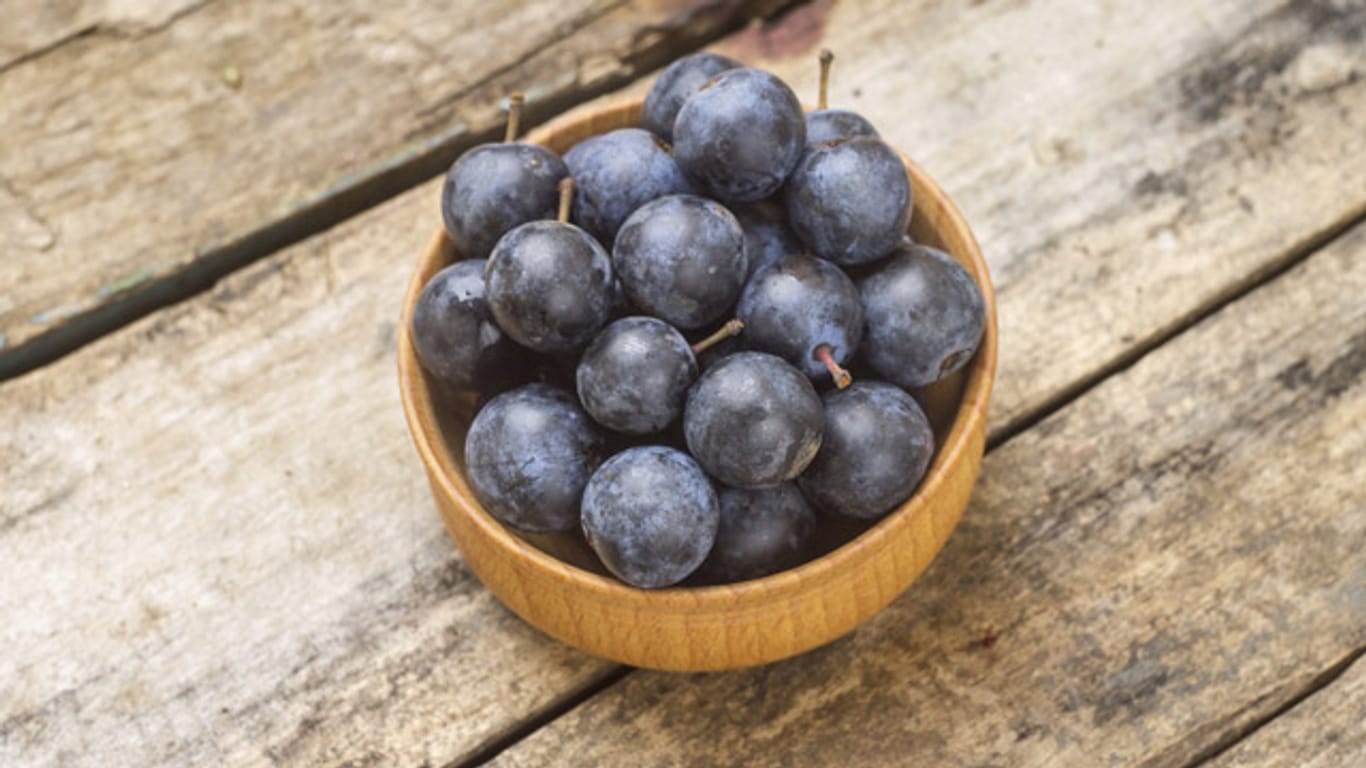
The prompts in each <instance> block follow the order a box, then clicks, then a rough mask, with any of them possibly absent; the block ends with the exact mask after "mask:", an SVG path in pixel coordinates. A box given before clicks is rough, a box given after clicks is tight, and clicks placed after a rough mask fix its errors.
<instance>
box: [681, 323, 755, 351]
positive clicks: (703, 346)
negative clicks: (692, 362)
mask: <svg viewBox="0 0 1366 768" xmlns="http://www.w3.org/2000/svg"><path fill="white" fill-rule="evenodd" d="M744 329H745V321H743V320H741V319H740V318H738V317H736V318H732V319H730V320H727V321H726V324H725V325H723V326H721V327H720V328H718V329H717V330H716V333H713V334H712V335H710V336H708V337H707V338H705V339H703V340H701V341H699V342H697V343H696V344H694V345H692V353H693V354H694V355H700V354H702V353H703V352H706V351H707V350H709V349H711V348H712V347H714V346H716V345H717V344H720V343H721V342H723V341H725V340H726V339H729V338H730V337H732V336H739V335H740V331H743V330H744Z"/></svg>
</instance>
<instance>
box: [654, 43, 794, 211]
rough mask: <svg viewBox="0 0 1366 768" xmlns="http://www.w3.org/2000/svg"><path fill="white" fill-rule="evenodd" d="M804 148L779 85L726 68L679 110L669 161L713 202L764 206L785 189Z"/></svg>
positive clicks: (790, 96) (790, 99)
mask: <svg viewBox="0 0 1366 768" xmlns="http://www.w3.org/2000/svg"><path fill="white" fill-rule="evenodd" d="M805 146H806V118H805V116H804V115H803V114H802V105H801V103H800V102H798V101H797V96H796V94H794V93H792V89H791V88H788V87H787V85H786V84H785V83H783V81H781V80H779V79H778V78H776V77H774V76H773V75H771V74H769V73H767V72H763V71H760V70H757V69H748V68H743V69H732V70H729V71H727V72H723V73H721V74H720V75H718V76H716V77H715V78H714V79H712V80H711V81H709V82H708V83H707V84H706V85H705V86H703V87H702V90H700V91H698V92H697V93H696V94H695V95H694V96H693V97H692V98H690V99H688V100H687V102H685V103H684V104H683V109H682V110H680V111H679V113H678V118H677V119H676V120H675V121H674V157H675V158H676V159H677V160H678V165H679V167H681V168H682V169H683V172H684V173H686V174H687V175H688V178H689V179H691V180H692V181H693V183H695V184H697V185H698V186H699V187H700V188H701V189H703V190H705V191H706V192H708V193H709V194H711V195H712V196H713V197H716V198H717V199H719V200H722V201H725V202H728V203H736V202H751V201H754V200H762V199H763V198H765V197H768V196H769V195H772V194H773V193H774V192H777V191H778V189H779V188H780V187H781V186H782V185H783V182H784V181H785V180H786V179H787V177H788V175H789V174H790V173H792V169H793V167H794V166H796V164H797V161H798V160H799V159H800V158H801V155H802V150H803V149H804V148H805Z"/></svg>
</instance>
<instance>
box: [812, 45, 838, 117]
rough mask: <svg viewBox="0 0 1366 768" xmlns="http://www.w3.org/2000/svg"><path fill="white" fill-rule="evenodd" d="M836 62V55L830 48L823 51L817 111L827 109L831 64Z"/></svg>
mask: <svg viewBox="0 0 1366 768" xmlns="http://www.w3.org/2000/svg"><path fill="white" fill-rule="evenodd" d="M834 60H835V54H833V53H831V52H830V49H829V48H822V49H821V90H820V94H819V98H817V99H816V109H825V105H826V103H827V102H826V94H827V92H828V91H829V90H830V62H832V61H834Z"/></svg>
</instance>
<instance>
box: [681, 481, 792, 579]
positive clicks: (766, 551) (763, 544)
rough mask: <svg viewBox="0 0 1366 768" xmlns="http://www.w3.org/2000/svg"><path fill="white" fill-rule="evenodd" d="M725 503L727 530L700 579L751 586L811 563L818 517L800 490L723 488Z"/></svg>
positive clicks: (789, 487)
mask: <svg viewBox="0 0 1366 768" xmlns="http://www.w3.org/2000/svg"><path fill="white" fill-rule="evenodd" d="M719 498H720V503H721V525H720V527H719V528H718V529H717V531H716V543H715V544H713V545H712V548H711V554H710V555H708V556H707V559H706V561H705V562H704V563H702V567H701V568H700V569H699V574H700V575H702V576H704V577H705V578H707V579H708V580H710V581H713V582H716V583H728V582H735V581H745V580H747V579H757V578H761V577H763V576H767V575H769V574H772V573H777V572H779V571H785V570H787V569H788V568H792V567H794V566H797V565H800V564H801V563H802V562H804V561H805V560H806V558H807V553H808V551H809V548H810V545H811V534H812V532H813V531H814V530H815V528H816V514H815V513H814V512H813V511H812V510H811V507H810V505H808V504H807V503H806V499H805V498H803V497H802V494H801V492H800V491H798V490H797V487H796V486H795V485H793V484H792V483H783V484H782V485H778V486H775V487H773V488H765V489H763V490H757V491H754V490H745V489H743V488H723V489H721V493H720V494H719Z"/></svg>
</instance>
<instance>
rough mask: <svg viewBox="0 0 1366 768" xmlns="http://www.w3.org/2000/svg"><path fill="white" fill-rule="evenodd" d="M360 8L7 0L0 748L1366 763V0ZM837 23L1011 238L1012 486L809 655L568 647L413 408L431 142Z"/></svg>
mask: <svg viewBox="0 0 1366 768" xmlns="http://www.w3.org/2000/svg"><path fill="white" fill-rule="evenodd" d="M374 5H375V4H371V3H362V2H356V1H354V0H344V1H339V2H333V3H305V2H289V1H285V2H271V3H266V2H254V1H253V0H151V1H150V2H146V3H93V2H91V3H64V4H49V3H39V2H36V0H0V17H3V18H4V20H5V21H4V23H3V27H0V247H2V248H3V254H4V257H3V259H0V371H3V373H4V374H5V375H7V376H15V375H16V374H19V373H21V372H22V375H18V376H17V377H16V378H11V379H10V380H8V381H5V382H4V383H2V384H0V577H2V581H0V649H2V652H0V765H4V766H30V765H60V766H85V765H89V766H123V765H177V766H179V765H184V766H191V765H192V766H203V765H231V766H264V765H347V766H360V765H385V766H388V765H404V766H471V765H477V764H483V763H485V762H492V763H493V764H496V765H528V766H530V765H585V766H615V765H649V766H694V765H747V766H748V765H774V766H792V765H831V766H849V765H856V766H863V765H972V766H1045V765H1046V766H1056V765H1080V766H1091V765H1125V766H1192V765H1208V766H1220V767H1221V768H1222V767H1226V766H1287V765H1295V766H1323V767H1328V766H1349V765H1364V764H1366V725H1363V721H1366V662H1362V661H1360V660H1359V659H1360V657H1361V655H1362V652H1363V649H1364V648H1366V382H1364V381H1363V371H1364V370H1366V221H1364V220H1363V216H1366V2H1363V0H1183V1H1182V2H1176V1H1175V0H1168V1H1166V2H1159V3H1151V4H1148V3H1121V2H1093V1H1092V0H1033V2H1025V1H1024V0H985V1H981V0H979V1H976V2H947V1H945V0H923V1H922V0H917V1H914V2H896V1H895V0H850V1H849V2H841V3H833V2H829V1H828V0H816V1H815V2H797V3H783V2H778V1H776V0H775V1H770V2H764V1H762V0H759V1H752V0H732V1H728V2H719V1H718V2H707V3H696V2H684V1H681V0H641V1H640V2H622V1H621V0H611V1H602V0H559V2H540V1H539V0H537V1H535V2H525V3H521V4H515V5H508V4H502V3H492V2H482V3H481V2H475V1H474V0H452V1H451V2H443V3H436V2H422V1H421V0H404V1H402V2H393V3H386V4H381V5H382V8H380V9H376V8H374V7H373V6H374ZM822 45H824V46H829V47H831V48H833V49H834V50H835V51H836V52H837V54H838V57H839V58H838V60H837V63H836V67H835V74H834V83H833V95H832V100H833V101H834V102H835V103H836V104H838V105H844V106H849V107H852V108H856V109H858V110H860V111H862V112H863V113H864V114H865V115H867V116H868V117H870V118H871V119H872V120H873V122H874V123H875V124H877V125H878V126H880V127H881V128H882V130H883V132H884V134H885V135H886V136H887V137H888V138H890V139H891V140H892V141H893V142H894V143H895V144H897V145H899V146H901V147H902V148H904V149H906V150H907V151H908V152H909V153H910V154H912V155H913V156H914V157H915V158H916V159H918V160H919V161H920V162H921V163H922V164H923V165H924V166H925V167H926V168H927V169H928V170H929V172H930V173H931V174H932V175H934V176H935V177H936V178H937V179H938V180H939V181H940V182H941V183H942V184H943V186H944V187H945V188H946V189H947V190H948V191H949V193H950V194H951V195H953V196H954V197H955V199H956V200H957V201H958V202H959V204H960V206H961V207H962V208H963V210H964V212H965V213H966V215H967V217H968V220H969V221H971V222H972V223H973V225H974V227H975V228H976V231H977V234H978V236H979V238H980V240H981V241H982V244H983V247H984V250H985V251H986V253H987V257H988V261H989V262H990V265H991V268H992V270H993V275H994V278H995V280H996V284H997V287H998V291H999V296H1000V312H1001V349H1002V356H1001V362H1000V373H999V378H998V382H997V387H996V397H995V400H994V403H993V411H992V424H993V429H992V438H991V441H990V446H989V453H988V455H987V458H986V461H985V464H984V468H983V475H982V479H981V482H980V484H979V486H978V488H977V490H976V493H975V495H974V498H973V501H972V504H971V506H970V507H969V509H968V511H967V513H966V515H965V517H964V520H963V523H962V524H961V526H960V527H959V529H958V531H957V532H956V533H955V534H954V536H953V538H952V539H951V540H950V542H949V545H948V547H947V548H946V549H945V550H944V551H943V552H942V553H941V555H940V556H939V558H938V559H937V561H936V562H935V563H934V565H933V566H932V567H931V569H930V570H929V572H927V573H926V574H925V576H923V577H922V578H921V579H920V580H919V581H918V582H917V583H916V584H915V585H913V586H912V588H911V589H910V590H909V591H908V592H907V593H906V594H905V595H904V596H902V597H901V598H900V599H898V600H897V601H896V602H894V603H893V604H892V606H891V607H889V608H888V609H887V610H886V611H884V612H883V613H881V614H880V615H878V616H877V617H876V618H875V619H874V620H872V621H870V622H869V623H868V624H866V625H865V626H863V627H862V628H860V629H859V630H858V631H856V632H854V633H853V634H852V635H850V636H849V637H846V638H844V639H842V640H840V641H838V642H836V643H834V644H832V645H830V646H828V647H826V648H823V649H820V650H818V651H815V652H813V653H810V654H808V655H806V656H803V657H800V658H797V659H793V660H790V661H787V662H783V663H779V664H775V665H772V666H769V667H764V668H760V669H755V670H751V671H746V672H739V673H729V674H715V675H672V674H661V673H653V672H646V671H636V670H629V669H623V668H620V667H617V666H614V665H612V664H609V663H606V662H603V661H600V660H596V659H593V658H589V657H586V656H584V655H581V654H579V653H578V652H576V651H574V650H572V649H570V648H567V647H565V646H562V645H560V644H558V643H556V642H554V641H551V640H548V639H547V638H545V637H543V636H541V635H539V634H538V633H537V632H536V631H534V630H532V629H530V628H529V627H527V626H526V625H524V624H523V623H522V622H521V621H520V620H518V619H516V618H515V617H513V616H512V615H511V614H509V613H508V612H507V611H506V610H504V609H503V608H501V607H500V606H499V605H498V604H497V603H496V602H495V601H494V600H493V598H492V597H491V596H490V595H489V594H488V593H487V592H486V591H485V590H484V589H483V588H482V587H481V586H480V585H479V583H478V582H477V581H476V580H474V579H473V577H472V576H471V575H470V573H469V572H468V571H467V570H466V568H465V567H464V566H463V565H462V563H461V561H460V559H459V557H458V556H457V554H456V553H455V551H454V549H453V547H452V546H451V544H450V543H449V541H448V540H447V538H446V536H445V533H444V532H443V531H442V528H441V524H440V521H439V519H438V517H437V515H436V513H435V511H434V509H433V506H432V503H431V499H430V497H429V495H428V493H427V490H426V487H425V483H424V480H423V476H422V472H421V470H420V468H419V465H418V463H417V460H416V457H415V455H414V451H413V449H412V447H411V444H410V442H409V438H408V435H407V432H406V429H405V427H404V424H403V419H402V416H401V413H400V409H399V404H398V397H397V391H396V384H395V374H394V332H395V319H396V317H397V314H398V307H399V301H400V295H401V291H402V287H403V285H404V282H405V280H406V279H407V276H408V273H409V270H410V268H411V266H412V265H413V263H414V260H415V259H416V257H417V254H418V253H419V250H420V249H421V247H422V245H423V244H424V242H425V241H426V239H427V238H428V236H429V235H430V234H431V232H432V231H433V229H434V227H435V226H436V225H437V214H436V202H437V195H438V183H439V182H437V181H435V180H434V178H435V177H436V176H437V175H439V173H440V172H441V171H442V170H443V169H444V168H445V167H446V166H448V165H449V164H450V162H451V160H452V159H453V158H454V157H455V156H456V155H457V154H458V153H459V152H460V151H462V150H463V149H465V148H467V147H468V146H470V145H472V144H473V143H477V142H479V141H482V140H485V139H486V138H487V137H489V136H491V135H493V132H494V131H496V130H497V127H498V124H499V123H500V121H501V117H500V115H499V113H498V109H497V105H498V101H499V99H500V98H501V97H502V95H503V94H505V93H506V92H508V91H509V90H511V89H513V88H522V89H524V90H526V91H527V93H528V98H529V119H530V121H531V122H539V121H542V120H544V119H546V118H547V117H549V116H551V115H553V114H555V113H558V112H560V111H563V110H564V109H567V108H571V107H575V106H577V105H582V104H584V103H587V102H591V100H593V99H596V98H598V97H603V96H610V95H611V94H613V93H614V92H619V91H623V90H624V91H625V92H627V93H640V92H641V91H642V90H643V89H644V88H646V87H648V83H649V80H650V75H651V72H652V71H653V70H655V69H656V68H657V67H659V66H660V65H662V63H664V62H666V61H668V60H670V59H671V58H673V57H675V56H677V55H680V54H682V53H684V52H686V51H689V50H694V49H697V48H699V47H704V46H710V47H712V48H714V49H716V50H719V51H722V52H724V53H727V54H729V55H733V56H737V57H741V58H743V59H745V60H747V61H748V62H749V63H751V64H754V65H756V66H762V67H765V68H769V69H771V70H773V71H775V72H777V73H778V74H780V75H781V76H782V77H784V78H786V79H788V81H789V82H791V83H792V84H793V85H794V87H796V88H797V89H798V90H799V91H800V92H801V93H803V94H813V93H814V90H815V80H816V67H815V53H816V50H817V49H818V48H819V47H820V46H822Z"/></svg>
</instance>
